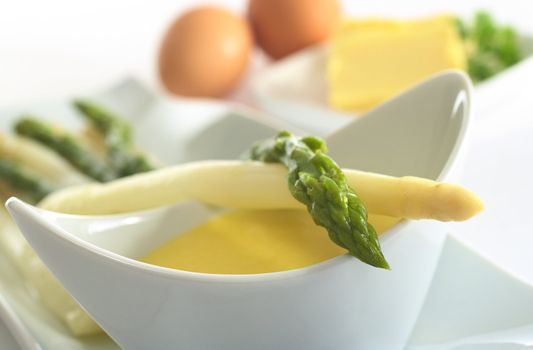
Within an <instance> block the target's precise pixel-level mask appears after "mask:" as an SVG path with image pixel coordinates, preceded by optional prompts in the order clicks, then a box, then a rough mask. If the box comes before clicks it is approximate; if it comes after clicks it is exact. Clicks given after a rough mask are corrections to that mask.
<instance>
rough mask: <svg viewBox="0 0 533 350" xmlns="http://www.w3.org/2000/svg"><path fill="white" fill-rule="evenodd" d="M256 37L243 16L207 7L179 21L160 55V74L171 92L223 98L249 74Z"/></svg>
mask: <svg viewBox="0 0 533 350" xmlns="http://www.w3.org/2000/svg"><path fill="white" fill-rule="evenodd" d="M252 41H253V40H252V34H251V31H250V28H249V26H248V23H247V22H246V21H245V20H244V19H243V18H241V17H239V16H237V15H235V14H233V13H231V12H229V11H227V10H225V9H223V8H219V7H214V6H203V7H199V8H196V9H193V10H191V11H189V12H187V13H185V14H184V15H183V16H181V17H180V18H178V19H177V20H176V21H174V23H173V24H172V25H171V26H170V28H169V29H168V31H167V33H166V35H165V37H164V39H163V42H162V45H161V49H160V53H159V75H160V78H161V81H162V82H163V85H164V86H165V87H166V89H167V90H169V91H170V92H172V93H174V94H177V95H184V96H198V97H221V96H224V95H225V94H227V93H228V92H230V91H231V90H232V89H233V88H234V87H235V86H236V85H237V83H238V82H239V80H240V78H241V77H242V75H243V73H244V72H245V71H246V68H247V66H248V63H249V60H250V54H251V51H252Z"/></svg>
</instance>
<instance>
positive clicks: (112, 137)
mask: <svg viewBox="0 0 533 350" xmlns="http://www.w3.org/2000/svg"><path fill="white" fill-rule="evenodd" d="M74 106H75V107H76V109H78V111H80V112H81V114H82V115H83V116H84V117H85V118H87V119H88V120H89V121H90V122H91V123H92V124H93V125H94V127H95V128H96V129H97V130H98V131H99V132H100V133H101V134H102V135H103V137H104V142H105V144H106V146H107V153H108V156H109V159H110V161H111V165H112V166H113V168H114V169H115V171H116V172H117V174H118V176H119V177H123V176H128V175H133V174H136V173H141V172H146V171H150V170H153V169H155V167H154V166H153V165H152V164H151V163H150V161H149V160H148V159H147V158H146V157H145V156H143V155H141V154H139V153H138V152H136V151H135V150H134V149H133V142H132V137H131V129H130V126H129V124H128V123H127V122H126V121H124V120H123V119H121V118H120V117H118V116H116V115H114V114H112V113H110V112H109V111H106V110H104V109H103V108H101V107H99V106H97V105H95V104H93V103H90V102H87V101H82V100H77V101H74Z"/></svg>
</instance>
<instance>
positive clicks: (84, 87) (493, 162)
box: [0, 0, 533, 350]
mask: <svg viewBox="0 0 533 350" xmlns="http://www.w3.org/2000/svg"><path fill="white" fill-rule="evenodd" d="M193 3H194V4H198V3H205V2H199V1H178V0H172V1H170V0H156V1H139V0H130V1H126V0H120V1H119V0H115V1H109V0H107V1H104V0H93V1H83V2H82V1H73V0H70V1H68V0H47V1H44V0H35V1H30V0H19V1H15V0H12V1H8V0H0V107H1V106H7V105H12V104H23V103H30V102H35V101H37V100H45V99H49V98H62V97H64V96H72V95H76V94H80V93H83V92H86V91H89V90H96V89H99V88H101V87H106V86H108V85H110V84H111V83H112V82H114V81H117V80H118V79H120V78H122V77H124V76H128V75H132V74H134V75H136V76H138V77H140V78H141V79H142V80H144V81H145V82H147V83H148V84H149V85H151V86H153V87H154V88H159V85H158V83H157V79H156V75H155V58H156V57H157V56H156V55H157V48H158V45H159V41H160V38H161V35H162V32H163V31H164V29H165V28H166V27H167V26H168V24H169V21H171V20H172V19H173V18H174V17H175V16H176V15H177V14H178V13H179V12H180V11H182V10H183V9H184V8H187V7H189V6H190V5H191V4H193ZM210 3H223V4H224V6H226V7H228V8H232V9H235V10H236V11H238V12H244V8H245V3H246V2H245V1H238V0H233V1H211V2H210ZM343 3H344V8H345V12H346V13H347V14H350V15H353V16H369V15H370V16H390V17H412V16H419V15H425V14H431V13H434V12H437V11H450V12H458V13H461V14H470V13H472V12H473V11H474V10H476V9H479V8H485V9H488V10H490V11H491V12H493V13H494V14H495V15H496V16H497V17H498V19H499V20H501V21H507V22H510V23H512V24H513V25H514V26H516V27H517V28H518V29H519V30H521V31H523V32H525V33H531V34H533V2H531V1H529V0H521V1H519V0H506V1H501V0H500V1H489V0H486V1H483V0H477V1H464V0H448V1H427V0H426V1H423V0H412V1H393V0H373V1H368V0H358V1H347V0H346V1H343ZM529 66H530V67H529V68H527V67H526V69H523V70H522V71H520V72H519V71H518V70H517V71H516V72H510V73H509V74H507V75H506V76H505V77H503V78H502V79H501V82H500V83H498V85H496V84H488V85H487V86H486V87H484V88H483V89H482V90H480V91H478V93H477V96H476V98H477V100H476V102H477V107H478V108H477V110H476V116H475V117H476V118H477V119H478V120H477V122H478V124H479V126H476V125H474V126H476V128H478V129H477V130H474V132H477V133H475V135H474V137H473V141H472V147H471V148H472V152H473V156H472V157H471V158H470V159H469V161H470V163H468V165H467V170H468V174H467V176H466V177H465V178H464V180H463V183H464V184H465V185H467V186H469V187H471V188H472V189H474V190H477V189H479V190H480V191H484V193H482V195H484V199H485V200H486V203H487V210H486V212H485V214H483V215H482V216H481V217H480V218H478V219H476V220H474V221H472V222H471V223H466V224H461V225H454V226H453V229H454V230H456V231H459V232H460V233H462V234H464V238H465V240H466V241H468V242H470V243H471V244H472V245H474V246H475V247H476V248H477V249H479V250H480V251H481V252H482V253H483V254H486V255H488V256H490V257H492V258H493V259H494V260H495V261H496V262H498V263H499V264H501V265H502V266H503V267H504V268H506V269H510V270H513V271H515V272H517V273H518V274H520V275H522V276H524V277H525V278H527V279H529V280H530V281H533V269H531V268H530V266H533V258H530V255H532V254H531V250H532V248H533V230H530V228H531V227H533V224H529V225H527V224H524V223H528V222H529V220H531V216H532V214H531V213H530V211H531V209H533V205H531V202H532V200H531V198H532V197H533V185H531V173H532V171H531V170H533V165H529V164H530V163H533V151H529V150H533V141H532V140H530V139H532V138H531V137H530V136H528V135H532V134H533V65H531V64H530V65H529ZM245 89H246V86H245V85H243V86H241V88H240V92H239V93H237V94H236V96H237V98H238V99H240V100H244V101H245V102H248V103H250V102H251V101H249V100H247V97H246V96H247V94H246V91H244V90H245ZM234 97H235V96H234ZM517 126H519V127H518V128H517ZM517 130H518V131H517ZM520 130H522V132H520ZM506 132H507V133H508V134H506ZM532 136H533V135H532ZM487 139H491V140H494V142H498V143H500V144H498V147H497V148H493V149H492V150H490V151H489V150H487V151H486V152H485V150H484V147H485V146H484V145H486V143H487ZM494 150H497V151H496V152H495V151H494ZM488 170H494V172H492V171H490V172H488ZM491 187H492V188H493V189H494V190H492V191H487V190H486V189H487V188H491ZM0 323H1V322H0ZM4 339H7V338H6V336H5V331H4V330H3V329H2V327H1V326H0V348H1V349H5V350H8V349H11V348H14V347H13V345H9V344H8V340H4Z"/></svg>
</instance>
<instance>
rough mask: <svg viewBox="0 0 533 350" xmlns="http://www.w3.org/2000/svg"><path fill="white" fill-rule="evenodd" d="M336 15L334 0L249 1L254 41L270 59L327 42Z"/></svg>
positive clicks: (335, 1)
mask: <svg viewBox="0 0 533 350" xmlns="http://www.w3.org/2000/svg"><path fill="white" fill-rule="evenodd" d="M339 14H340V5H339V3H338V1H337V0H250V3H249V6H248V16H249V18H250V22H251V25H252V29H253V31H254V35H255V37H256V40H257V42H258V44H259V46H261V47H262V48H263V50H265V52H266V53H267V54H268V55H269V56H271V57H272V58H276V59H278V58H282V57H284V56H286V55H289V54H291V53H293V52H295V51H298V50H300V49H302V48H304V47H306V46H309V45H312V44H315V43H318V42H320V41H322V40H325V39H327V38H328V37H329V36H330V34H331V33H332V31H333V29H334V28H335V25H336V23H337V20H338V18H339Z"/></svg>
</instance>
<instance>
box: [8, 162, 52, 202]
mask: <svg viewBox="0 0 533 350" xmlns="http://www.w3.org/2000/svg"><path fill="white" fill-rule="evenodd" d="M0 179H1V180H2V181H3V182H4V183H6V184H7V185H8V186H9V187H10V188H11V189H13V190H15V191H17V192H21V193H23V194H27V195H28V197H29V198H31V199H32V200H33V201H35V202H38V201H40V200H41V199H43V198H44V197H45V196H47V195H48V194H49V193H51V192H52V191H53V190H54V188H53V187H52V186H51V185H49V184H48V183H47V182H45V181H43V180H41V178H40V177H39V176H38V175H37V174H35V173H34V172H32V171H31V170H29V169H27V168H25V167H24V166H22V165H20V164H19V163H17V162H14V161H11V160H7V159H0Z"/></svg>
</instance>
